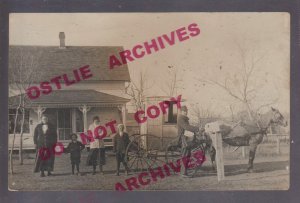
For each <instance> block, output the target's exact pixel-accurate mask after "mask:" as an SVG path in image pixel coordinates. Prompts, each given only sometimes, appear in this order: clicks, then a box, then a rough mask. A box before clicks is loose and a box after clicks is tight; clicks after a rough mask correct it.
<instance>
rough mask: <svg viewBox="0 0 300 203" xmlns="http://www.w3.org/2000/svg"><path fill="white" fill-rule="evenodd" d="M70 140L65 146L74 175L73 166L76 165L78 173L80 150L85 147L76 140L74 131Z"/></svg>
mask: <svg viewBox="0 0 300 203" xmlns="http://www.w3.org/2000/svg"><path fill="white" fill-rule="evenodd" d="M71 140H72V141H71V142H70V143H69V145H68V147H67V148H66V151H65V152H66V153H70V159H71V164H72V174H73V175H74V168H75V165H76V170H77V173H76V175H79V163H80V157H81V151H82V150H83V149H84V148H85V146H84V145H83V144H82V143H81V142H79V141H77V135H76V134H75V133H73V134H71Z"/></svg>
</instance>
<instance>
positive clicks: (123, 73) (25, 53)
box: [9, 45, 130, 83]
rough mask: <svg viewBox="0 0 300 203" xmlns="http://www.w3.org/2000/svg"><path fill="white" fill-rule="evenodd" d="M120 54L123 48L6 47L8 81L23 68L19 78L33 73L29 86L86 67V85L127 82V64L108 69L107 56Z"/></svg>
mask: <svg viewBox="0 0 300 203" xmlns="http://www.w3.org/2000/svg"><path fill="white" fill-rule="evenodd" d="M120 51H123V48H122V47H119V46H67V47H66V48H59V47H58V46H15V45H13V46H10V47H9V80H10V83H11V82H12V80H13V79H12V78H20V77H13V75H18V74H19V72H22V71H19V69H18V68H20V67H22V68H24V70H23V73H22V74H23V75H24V74H26V73H28V72H33V73H34V77H33V78H32V79H31V81H30V82H31V83H40V82H42V81H49V80H50V79H51V78H53V77H56V76H60V75H63V74H72V72H73V70H75V69H78V68H80V67H82V66H85V65H90V70H91V72H92V73H93V77H91V78H90V79H89V80H87V81H89V82H91V81H92V82H97V81H130V76H129V71H128V66H127V64H124V65H122V66H119V67H118V68H114V69H109V56H110V55H114V54H117V53H119V52H120ZM22 74H21V75H22ZM21 78H22V77H21ZM21 80H22V79H21ZM15 82H16V81H15ZM17 82H23V81H17ZM82 82H86V81H82Z"/></svg>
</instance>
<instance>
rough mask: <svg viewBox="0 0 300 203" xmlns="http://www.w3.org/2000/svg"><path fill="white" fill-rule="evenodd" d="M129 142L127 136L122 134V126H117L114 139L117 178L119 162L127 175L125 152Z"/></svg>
mask: <svg viewBox="0 0 300 203" xmlns="http://www.w3.org/2000/svg"><path fill="white" fill-rule="evenodd" d="M129 142H130V140H129V137H128V134H127V133H125V132H124V125H123V124H119V125H118V133H117V134H116V135H115V137H114V152H115V153H116V160H117V172H116V175H117V176H119V172H120V163H121V162H122V163H123V165H124V167H125V174H126V175H128V166H127V163H126V160H125V152H126V148H127V146H128V144H129Z"/></svg>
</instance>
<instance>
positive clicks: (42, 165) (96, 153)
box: [34, 106, 201, 177]
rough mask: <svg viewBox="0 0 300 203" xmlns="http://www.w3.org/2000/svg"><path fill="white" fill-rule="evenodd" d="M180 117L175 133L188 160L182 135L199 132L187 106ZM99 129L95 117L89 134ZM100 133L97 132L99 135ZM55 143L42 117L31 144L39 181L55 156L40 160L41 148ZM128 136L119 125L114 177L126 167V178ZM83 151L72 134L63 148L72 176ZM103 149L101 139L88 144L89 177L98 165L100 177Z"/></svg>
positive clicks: (114, 147)
mask: <svg viewBox="0 0 300 203" xmlns="http://www.w3.org/2000/svg"><path fill="white" fill-rule="evenodd" d="M180 110H181V114H180V115H179V116H178V120H177V129H178V138H179V139H178V145H179V146H180V147H181V152H182V157H189V156H191V150H190V147H189V144H188V142H187V138H186V136H185V135H184V133H185V131H186V130H187V131H191V132H194V133H197V132H199V131H200V130H201V129H199V128H198V127H196V126H192V125H190V124H189V118H188V117H187V114H188V109H187V107H186V106H182V107H181V109H180ZM99 125H100V119H99V117H98V116H95V117H94V118H93V123H92V124H91V125H90V126H89V130H91V131H92V132H94V129H95V128H96V127H97V126H99ZM100 133H101V132H99V134H100ZM56 141H57V134H56V130H55V128H53V126H52V125H51V124H50V123H48V117H47V116H46V115H43V116H42V122H41V123H40V124H38V125H37V127H36V128H35V131H34V144H35V146H36V149H37V151H38V152H37V157H36V164H35V172H39V171H40V173H41V177H44V176H45V171H47V175H48V176H50V175H51V171H53V168H54V157H55V156H54V153H52V154H51V155H50V158H49V159H42V158H41V157H43V156H45V155H43V156H41V153H47V151H45V150H40V149H42V148H51V146H53V144H55V143H56ZM129 142H130V141H129V136H128V134H127V133H126V132H124V125H123V124H119V125H118V132H117V134H116V135H115V136H114V139H113V143H114V144H113V149H114V152H115V156H116V161H117V168H116V175H117V176H119V173H120V164H121V163H123V165H124V167H125V174H126V175H128V171H129V168H128V166H127V162H126V160H125V151H126V148H127V146H128V144H129ZM84 148H85V146H84V145H83V144H82V143H81V142H80V141H78V140H77V134H75V133H73V134H71V142H70V143H69V145H68V146H67V148H65V150H64V151H65V152H66V153H70V159H71V165H72V174H74V170H75V166H76V170H77V173H76V174H80V172H79V164H80V159H81V151H82V150H83V149H84ZM105 162H106V160H105V146H104V141H103V140H102V139H95V141H93V142H91V143H90V150H89V154H88V157H87V165H89V166H92V167H93V172H92V174H93V175H95V174H96V168H97V165H99V169H100V173H101V174H103V166H104V165H105ZM180 171H181V175H182V176H183V177H189V176H188V173H187V167H185V166H184V165H182V167H181V170H180Z"/></svg>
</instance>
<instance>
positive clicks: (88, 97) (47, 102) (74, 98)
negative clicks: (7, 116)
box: [9, 90, 130, 107]
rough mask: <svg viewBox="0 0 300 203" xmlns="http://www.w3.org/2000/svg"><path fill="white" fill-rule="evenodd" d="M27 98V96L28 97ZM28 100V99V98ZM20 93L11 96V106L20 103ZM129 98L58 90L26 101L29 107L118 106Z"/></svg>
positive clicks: (90, 91)
mask: <svg viewBox="0 0 300 203" xmlns="http://www.w3.org/2000/svg"><path fill="white" fill-rule="evenodd" d="M26 98H27V97H26ZM27 100H28V99H27ZM18 101H19V98H18V95H16V96H13V97H10V98H9V106H10V107H13V106H17V105H18ZM129 101H130V100H129V99H126V98H122V97H118V96H114V95H110V94H106V93H103V92H98V91H96V90H56V91H52V92H51V93H50V94H48V95H41V96H40V97H39V98H37V99H34V100H28V101H27V102H26V104H27V107H36V106H39V105H40V106H42V107H60V106H61V107H65V106H67V107H73V106H75V107H78V106H79V105H83V104H86V105H89V106H107V107H109V106H116V105H121V104H125V103H127V102H129Z"/></svg>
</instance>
